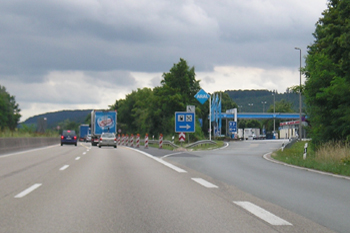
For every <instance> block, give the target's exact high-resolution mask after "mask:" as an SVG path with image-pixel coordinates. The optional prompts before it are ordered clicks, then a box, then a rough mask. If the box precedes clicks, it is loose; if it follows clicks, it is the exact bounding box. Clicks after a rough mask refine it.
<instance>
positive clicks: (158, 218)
mask: <svg viewBox="0 0 350 233" xmlns="http://www.w3.org/2000/svg"><path fill="white" fill-rule="evenodd" d="M279 146H280V144H278V143H276V142H269V141H261V142H241V143H237V144H236V143H232V144H230V145H229V146H228V147H226V148H223V149H221V150H215V151H207V152H173V151H168V150H159V149H154V148H149V149H140V150H139V151H137V150H135V149H132V148H127V147H122V146H120V147H118V148H117V149H114V148H101V149H99V148H97V147H93V148H91V147H90V145H89V144H85V143H79V145H78V146H77V147H75V146H68V145H67V146H62V147H61V146H59V145H57V146H51V147H47V148H40V149H36V150H30V151H26V152H20V153H13V154H7V155H0V187H1V189H0V206H1V208H0V219H1V220H0V231H1V232H288V233H289V232H348V231H345V230H346V229H350V228H349V225H347V224H349V223H348V222H343V218H340V219H339V221H335V220H334V219H330V220H328V222H322V218H323V214H324V213H323V212H321V211H320V213H318V209H317V208H319V209H323V208H322V207H321V206H323V205H326V206H325V208H329V206H330V205H335V204H334V203H338V202H344V203H342V205H344V208H347V210H349V207H348V205H349V203H350V201H349V198H348V197H347V196H349V195H347V194H348V193H349V192H348V189H347V188H346V187H349V181H348V180H345V179H339V178H334V177H328V176H324V175H320V174H314V173H311V172H307V171H302V170H298V169H295V168H290V167H285V166H282V165H279V164H274V163H271V162H268V161H266V160H264V159H263V158H262V155H263V154H265V153H267V152H269V151H271V150H274V149H276V148H278V147H279ZM253 170H255V172H253ZM298 179H301V180H299V181H298ZM281 182H282V183H284V185H282V184H281ZM308 182H313V183H314V185H310V183H308ZM324 182H325V183H329V182H330V183H331V184H328V185H327V186H326V187H323V185H324ZM304 183H308V185H309V187H306V188H307V191H306V192H305V191H300V190H294V192H293V193H290V192H291V189H294V188H295V189H297V188H299V186H298V185H304ZM338 185H339V187H338ZM344 186H345V187H344ZM315 187H317V189H315ZM282 189H286V190H282ZM314 189H315V190H314ZM325 189H335V190H333V191H327V192H326V191H325ZM259 190H261V191H259ZM312 190H314V191H313V192H312ZM309 192H311V193H309ZM323 192H325V193H323ZM342 192H347V193H344V194H342ZM314 193H316V194H317V193H319V195H318V196H315V197H306V198H307V199H306V200H305V201H304V202H301V203H300V204H299V205H298V206H296V207H294V208H291V207H290V205H292V207H293V203H295V202H298V201H300V200H299V199H300V197H299V196H298V195H301V196H302V195H304V194H308V195H314ZM316 194H315V195H316ZM290 195H293V196H294V195H296V196H297V197H295V198H292V200H289V198H290ZM328 195H332V196H328ZM325 196H327V197H328V199H329V200H325V199H324V197H325ZM277 197H279V198H277ZM309 198H314V199H315V200H314V202H311V203H310V205H311V206H313V205H317V206H318V207H317V208H316V211H315V212H316V213H314V212H312V211H313V209H312V208H311V209H310V207H309V206H308V203H307V202H308V201H309ZM334 198H339V200H338V201H336V200H333V199H334ZM294 199H295V200H294ZM327 201H329V203H327ZM338 207H339V206H334V207H333V209H329V212H331V213H330V214H335V215H336V216H338V215H340V213H342V211H344V210H343V209H342V208H340V207H339V208H340V210H339V212H340V213H339V214H337V213H334V212H335V211H334V210H335V209H336V210H338V209H337V208H338ZM300 209H301V210H304V211H305V213H300ZM347 210H345V211H346V213H347V214H348V213H349V211H347ZM301 212H302V211H301ZM314 214H315V215H314ZM311 215H314V216H311ZM347 216H348V215H347Z"/></svg>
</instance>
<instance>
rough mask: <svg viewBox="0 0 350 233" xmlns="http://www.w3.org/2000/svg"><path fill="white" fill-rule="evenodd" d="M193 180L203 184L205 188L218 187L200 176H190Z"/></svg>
mask: <svg viewBox="0 0 350 233" xmlns="http://www.w3.org/2000/svg"><path fill="white" fill-rule="evenodd" d="M191 179H192V180H193V181H196V182H197V183H198V184H200V185H203V186H204V187H206V188H219V187H218V186H216V185H214V184H212V183H210V182H208V181H206V180H203V179H202V178H191Z"/></svg>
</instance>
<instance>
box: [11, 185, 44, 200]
mask: <svg viewBox="0 0 350 233" xmlns="http://www.w3.org/2000/svg"><path fill="white" fill-rule="evenodd" d="M41 185H42V184H34V185H32V186H31V187H29V188H27V189H26V190H24V191H23V192H21V193H19V194H17V195H16V196H15V198H22V197H24V196H26V195H27V194H29V193H31V192H33V191H34V190H35V189H37V188H39V187H40V186H41Z"/></svg>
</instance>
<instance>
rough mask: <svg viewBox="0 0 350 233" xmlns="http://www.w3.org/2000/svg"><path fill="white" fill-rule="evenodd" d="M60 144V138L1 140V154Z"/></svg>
mask: <svg viewBox="0 0 350 233" xmlns="http://www.w3.org/2000/svg"><path fill="white" fill-rule="evenodd" d="M59 143H60V138H59V137H56V138H40V137H34V138H0V154H6V153H12V152H17V151H23V150H28V149H34V148H39V147H45V146H51V145H55V144H57V145H58V144H59Z"/></svg>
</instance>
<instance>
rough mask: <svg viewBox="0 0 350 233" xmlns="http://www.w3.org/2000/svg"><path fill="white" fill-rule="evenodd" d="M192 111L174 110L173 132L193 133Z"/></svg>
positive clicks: (193, 117)
mask: <svg viewBox="0 0 350 233" xmlns="http://www.w3.org/2000/svg"><path fill="white" fill-rule="evenodd" d="M195 122H196V119H195V114H194V112H175V132H176V133H180V132H184V133H194V132H195Z"/></svg>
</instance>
